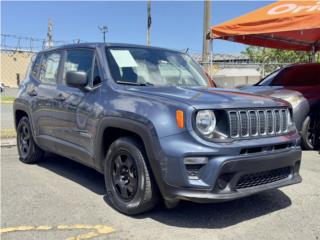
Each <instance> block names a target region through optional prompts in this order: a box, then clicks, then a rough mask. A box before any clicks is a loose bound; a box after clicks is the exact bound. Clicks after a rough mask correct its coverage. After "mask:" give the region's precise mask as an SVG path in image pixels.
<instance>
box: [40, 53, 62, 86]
mask: <svg viewBox="0 0 320 240" xmlns="http://www.w3.org/2000/svg"><path fill="white" fill-rule="evenodd" d="M60 59H61V54H60V53H57V52H54V53H47V54H44V56H43V58H42V61H41V69H40V77H39V79H40V81H41V82H43V83H49V84H55V83H56V81H57V78H58V70H59V63H60Z"/></svg>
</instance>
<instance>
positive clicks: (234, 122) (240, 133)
mask: <svg viewBox="0 0 320 240" xmlns="http://www.w3.org/2000/svg"><path fill="white" fill-rule="evenodd" d="M288 113H289V110H288V109H256V110H230V111H228V116H229V127H230V137H231V138H246V137H254V136H273V135H282V134H285V133H287V132H288V121H287V114H288Z"/></svg>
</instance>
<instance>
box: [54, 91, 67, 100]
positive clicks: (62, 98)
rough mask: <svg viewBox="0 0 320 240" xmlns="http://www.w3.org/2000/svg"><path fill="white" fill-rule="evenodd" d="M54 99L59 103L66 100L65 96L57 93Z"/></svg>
mask: <svg viewBox="0 0 320 240" xmlns="http://www.w3.org/2000/svg"><path fill="white" fill-rule="evenodd" d="M54 99H55V100H57V101H60V102H63V101H65V100H66V98H65V96H63V94H62V93H59V95H58V96H56V97H55V98H54Z"/></svg>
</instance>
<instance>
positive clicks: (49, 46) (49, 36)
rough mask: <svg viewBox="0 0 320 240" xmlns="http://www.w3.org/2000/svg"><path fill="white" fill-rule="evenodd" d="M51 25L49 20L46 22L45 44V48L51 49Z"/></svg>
mask: <svg viewBox="0 0 320 240" xmlns="http://www.w3.org/2000/svg"><path fill="white" fill-rule="evenodd" d="M52 32H53V23H52V21H51V20H50V19H49V21H48V31H47V39H46V42H45V48H51V47H53V33H52Z"/></svg>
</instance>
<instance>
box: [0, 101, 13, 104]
mask: <svg viewBox="0 0 320 240" xmlns="http://www.w3.org/2000/svg"><path fill="white" fill-rule="evenodd" d="M0 104H13V101H11V100H10V101H0Z"/></svg>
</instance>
